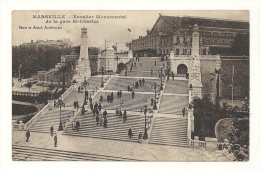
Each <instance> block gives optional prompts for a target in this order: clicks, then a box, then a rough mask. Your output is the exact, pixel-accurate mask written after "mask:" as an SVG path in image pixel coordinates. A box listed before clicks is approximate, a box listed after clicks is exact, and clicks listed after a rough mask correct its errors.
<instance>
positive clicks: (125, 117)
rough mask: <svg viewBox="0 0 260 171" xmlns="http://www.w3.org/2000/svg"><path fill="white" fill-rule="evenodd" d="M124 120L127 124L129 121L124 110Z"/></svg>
mask: <svg viewBox="0 0 260 171" xmlns="http://www.w3.org/2000/svg"><path fill="white" fill-rule="evenodd" d="M123 119H124V122H125V121H126V119H127V116H126V110H124V115H123Z"/></svg>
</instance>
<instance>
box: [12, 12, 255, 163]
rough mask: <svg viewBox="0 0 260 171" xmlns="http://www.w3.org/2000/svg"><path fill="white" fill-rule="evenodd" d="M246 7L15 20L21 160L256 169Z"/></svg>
mask: <svg viewBox="0 0 260 171" xmlns="http://www.w3.org/2000/svg"><path fill="white" fill-rule="evenodd" d="M249 15H250V11H249V10H221V11H220V10H219V11H217V10H200V11H199V10H197V11H192V10H182V11H181V10H178V11H177V10H172V11H169V10H168V11H166V10H146V11H142V10H140V11H131V10H125V11H123V10H121V11H120V10H107V11H106V10H102V11H89V10H86V11H79V10H74V11H70V10H67V11H47V10H41V11H40V10H38V11H37V10H14V11H13V12H12V160H13V161H159V162H161V161H171V162H178V161H182V162H190V161H214V162H215V161H225V162H233V161H249V160H250V158H249V154H250V151H251V150H249V149H250V144H249V120H250V118H249V111H250V97H249V93H250V91H249V90H250V88H249V87H250V84H249V70H250V63H249V61H250V53H249V35H250V20H249Z"/></svg>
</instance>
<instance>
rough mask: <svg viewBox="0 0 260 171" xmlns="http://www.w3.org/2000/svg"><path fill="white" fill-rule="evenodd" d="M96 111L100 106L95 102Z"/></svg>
mask: <svg viewBox="0 0 260 171" xmlns="http://www.w3.org/2000/svg"><path fill="white" fill-rule="evenodd" d="M94 109H95V110H97V109H98V104H97V102H95V105H94Z"/></svg>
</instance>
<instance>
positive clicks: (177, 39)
mask: <svg viewBox="0 0 260 171" xmlns="http://www.w3.org/2000/svg"><path fill="white" fill-rule="evenodd" d="M175 44H180V37H179V36H178V37H176V41H175Z"/></svg>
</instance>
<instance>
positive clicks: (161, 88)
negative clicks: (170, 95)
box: [160, 66, 163, 90]
mask: <svg viewBox="0 0 260 171" xmlns="http://www.w3.org/2000/svg"><path fill="white" fill-rule="evenodd" d="M162 69H163V66H161V87H160V90H163V85H162Z"/></svg>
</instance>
